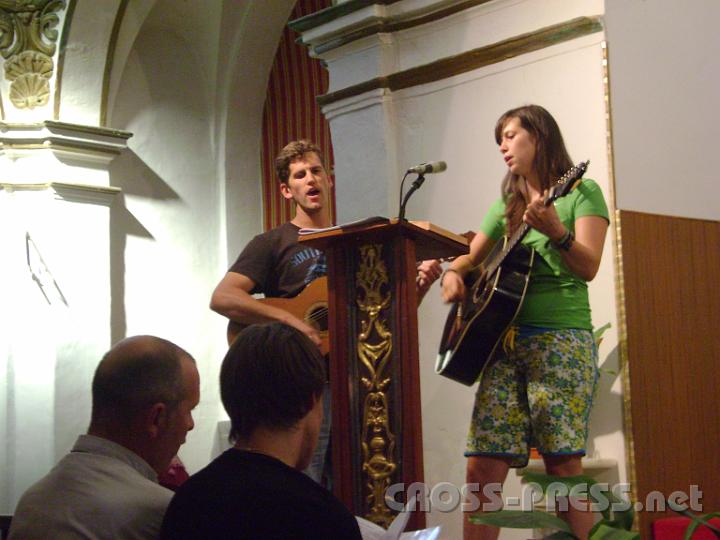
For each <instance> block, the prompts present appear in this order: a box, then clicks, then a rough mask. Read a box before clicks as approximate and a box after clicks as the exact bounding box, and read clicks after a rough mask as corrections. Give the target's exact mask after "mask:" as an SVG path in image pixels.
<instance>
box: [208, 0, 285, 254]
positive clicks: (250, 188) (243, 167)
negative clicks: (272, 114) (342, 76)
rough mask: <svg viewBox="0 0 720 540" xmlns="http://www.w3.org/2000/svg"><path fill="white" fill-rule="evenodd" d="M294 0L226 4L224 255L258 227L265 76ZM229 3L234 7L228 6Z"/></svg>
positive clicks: (221, 102)
mask: <svg viewBox="0 0 720 540" xmlns="http://www.w3.org/2000/svg"><path fill="white" fill-rule="evenodd" d="M294 5H295V0H276V1H274V2H266V1H263V0H252V1H247V2H243V8H241V9H240V10H237V9H236V8H237V4H236V3H234V2H231V1H228V2H226V3H225V10H224V13H223V28H222V34H221V35H222V36H223V46H224V50H225V52H226V56H225V58H226V64H225V66H224V69H223V70H222V73H223V74H224V77H225V78H224V79H222V80H220V79H219V85H218V92H219V95H218V120H219V121H218V144H219V148H220V156H222V158H223V163H222V167H221V169H220V180H221V186H220V193H221V200H222V206H223V212H224V223H225V230H226V231H227V233H226V237H225V238H224V239H223V240H221V243H223V242H224V244H225V246H224V247H225V248H226V250H227V256H228V258H233V257H235V256H236V255H237V253H239V250H240V248H241V247H242V246H243V245H244V244H245V243H246V242H247V240H248V239H249V236H250V235H251V234H254V233H257V232H259V231H260V229H261V223H262V186H261V175H262V171H261V166H260V153H261V149H262V140H261V139H262V114H263V106H264V103H265V95H266V89H267V81H268V76H269V74H270V70H271V68H272V64H273V60H274V58H275V52H276V50H277V45H278V43H279V41H280V37H281V35H282V32H283V28H284V26H285V24H286V22H287V19H288V17H289V15H290V12H291V11H292V8H293V6H294ZM231 8H232V9H231Z"/></svg>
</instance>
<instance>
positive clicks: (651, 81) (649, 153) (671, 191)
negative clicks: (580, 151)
mask: <svg viewBox="0 0 720 540" xmlns="http://www.w3.org/2000/svg"><path fill="white" fill-rule="evenodd" d="M605 3H606V16H605V17H606V22H607V35H608V45H609V52H610V75H611V76H610V84H611V87H612V94H611V97H612V122H613V138H614V145H613V148H614V152H615V175H616V183H617V206H618V208H620V209H623V210H634V211H638V212H648V213H655V214H663V215H669V216H682V217H693V218H702V219H713V220H720V204H718V202H717V194H718V187H717V186H718V174H717V171H715V167H714V163H713V161H714V156H715V153H716V152H717V143H718V141H720V119H719V116H718V113H717V106H718V104H717V101H718V95H719V94H720V57H719V56H718V51H720V37H718V33H717V21H718V20H720V3H718V2H716V1H715V0H696V1H694V2H673V1H672V0H653V1H651V2H648V1H645V2H627V1H625V0H606V2H605Z"/></svg>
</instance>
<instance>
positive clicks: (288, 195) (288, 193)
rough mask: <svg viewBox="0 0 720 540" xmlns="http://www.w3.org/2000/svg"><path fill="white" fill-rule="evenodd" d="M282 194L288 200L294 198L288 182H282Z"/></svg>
mask: <svg viewBox="0 0 720 540" xmlns="http://www.w3.org/2000/svg"><path fill="white" fill-rule="evenodd" d="M288 181H289V180H288ZM280 194H281V195H282V196H283V197H285V198H286V199H287V200H290V199H292V198H293V195H292V192H291V191H290V186H289V185H288V183H287V182H280Z"/></svg>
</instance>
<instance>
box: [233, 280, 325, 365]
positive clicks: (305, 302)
mask: <svg viewBox="0 0 720 540" xmlns="http://www.w3.org/2000/svg"><path fill="white" fill-rule="evenodd" d="M258 301H259V302H263V303H264V304H269V305H271V306H274V307H278V308H281V309H284V310H285V311H288V312H290V313H291V314H292V315H294V316H295V317H297V318H298V319H301V320H303V321H305V323H306V324H309V325H310V326H312V327H313V328H315V329H316V330H317V331H318V333H319V334H320V339H321V340H322V343H321V345H320V351H321V352H322V354H324V355H325V354H327V353H328V352H329V351H330V345H329V341H328V282H327V276H323V277H320V278H318V279H316V280H314V281H312V282H310V284H309V285H308V286H307V287H305V288H304V289H303V290H302V292H301V293H300V294H298V295H297V296H295V297H293V298H262V299H260V300H258ZM246 326H248V325H244V324H240V323H238V322H235V321H230V322H229V323H228V327H227V340H228V345H231V344H232V342H233V341H234V340H235V338H236V337H237V335H238V334H239V333H240V331H242V329H243V328H245V327H246Z"/></svg>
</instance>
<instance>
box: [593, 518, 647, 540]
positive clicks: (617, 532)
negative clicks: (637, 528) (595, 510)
mask: <svg viewBox="0 0 720 540" xmlns="http://www.w3.org/2000/svg"><path fill="white" fill-rule="evenodd" d="M589 538H590V540H638V539H639V538H640V533H637V532H634V531H626V530H625V529H616V528H615V527H609V526H608V525H606V524H605V523H602V522H600V523H598V524H597V525H596V526H595V527H593V530H592V532H591V534H590V537H589Z"/></svg>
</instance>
